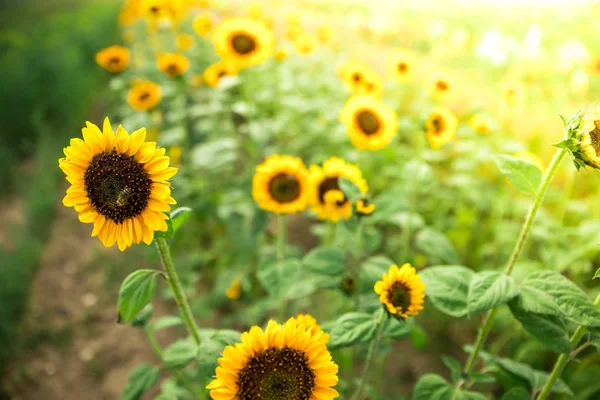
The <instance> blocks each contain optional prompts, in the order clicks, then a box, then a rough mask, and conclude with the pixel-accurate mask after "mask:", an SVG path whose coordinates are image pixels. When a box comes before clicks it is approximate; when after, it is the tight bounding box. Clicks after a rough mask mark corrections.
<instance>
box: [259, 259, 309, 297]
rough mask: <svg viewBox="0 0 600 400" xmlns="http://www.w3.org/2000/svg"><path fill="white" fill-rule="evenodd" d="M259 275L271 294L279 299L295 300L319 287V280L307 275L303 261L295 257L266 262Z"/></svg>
mask: <svg viewBox="0 0 600 400" xmlns="http://www.w3.org/2000/svg"><path fill="white" fill-rule="evenodd" d="M257 276H258V280H259V281H260V283H261V284H262V285H263V287H264V288H265V289H266V290H267V292H268V293H269V295H270V296H272V297H273V298H275V299H279V300H295V299H298V298H300V297H305V296H308V295H310V294H312V293H313V292H314V291H315V290H316V289H317V280H316V279H311V277H307V276H306V271H304V269H303V265H302V262H301V261H300V260H298V259H294V258H288V259H286V260H284V261H282V262H279V261H271V262H268V263H265V264H263V265H261V266H259V270H258V273H257Z"/></svg>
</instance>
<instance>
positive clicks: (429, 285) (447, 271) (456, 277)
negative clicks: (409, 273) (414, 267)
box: [420, 265, 473, 318]
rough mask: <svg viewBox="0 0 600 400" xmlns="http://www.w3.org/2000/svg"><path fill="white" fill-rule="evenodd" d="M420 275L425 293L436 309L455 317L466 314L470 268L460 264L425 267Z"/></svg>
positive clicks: (471, 274)
mask: <svg viewBox="0 0 600 400" xmlns="http://www.w3.org/2000/svg"><path fill="white" fill-rule="evenodd" d="M420 275H421V280H422V281H423V283H425V294H426V295H427V297H428V298H429V300H431V302H432V303H433V305H434V306H435V307H436V308H437V309H438V310H440V311H441V312H443V313H444V314H448V315H450V316H453V317H457V318H459V317H464V316H465V315H467V313H468V308H467V300H468V296H469V286H470V284H471V279H472V278H473V271H472V270H470V269H468V268H467V267H463V266H460V265H443V266H435V267H429V268H426V269H424V270H423V271H421V273H420Z"/></svg>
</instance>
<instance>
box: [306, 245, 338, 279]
mask: <svg viewBox="0 0 600 400" xmlns="http://www.w3.org/2000/svg"><path fill="white" fill-rule="evenodd" d="M302 264H303V265H304V267H305V268H307V269H309V270H311V271H313V272H316V273H319V274H323V275H329V276H342V275H343V274H344V272H345V271H346V257H344V253H343V252H342V251H341V250H339V249H337V248H333V247H317V248H316V249H313V250H311V251H310V252H309V253H308V254H307V255H306V256H305V257H304V258H303V259H302Z"/></svg>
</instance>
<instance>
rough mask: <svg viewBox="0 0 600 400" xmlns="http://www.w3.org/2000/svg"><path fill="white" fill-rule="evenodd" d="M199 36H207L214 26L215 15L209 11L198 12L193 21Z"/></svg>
mask: <svg viewBox="0 0 600 400" xmlns="http://www.w3.org/2000/svg"><path fill="white" fill-rule="evenodd" d="M192 27H193V28H194V32H196V34H197V35H198V36H207V35H208V34H209V33H210V31H211V30H212V28H213V16H212V15H211V14H209V13H202V14H198V15H197V16H196V17H195V18H194V21H193V22H192Z"/></svg>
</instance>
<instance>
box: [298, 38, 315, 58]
mask: <svg viewBox="0 0 600 400" xmlns="http://www.w3.org/2000/svg"><path fill="white" fill-rule="evenodd" d="M316 46H317V41H316V40H315V38H314V37H312V36H311V35H309V34H307V33H302V34H300V35H299V36H298V37H297V38H296V40H294V49H295V50H296V53H298V54H302V55H307V54H310V53H312V52H313V50H314V49H315V47H316Z"/></svg>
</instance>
